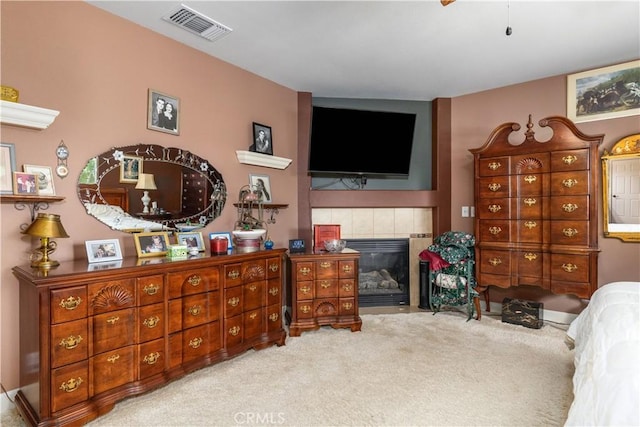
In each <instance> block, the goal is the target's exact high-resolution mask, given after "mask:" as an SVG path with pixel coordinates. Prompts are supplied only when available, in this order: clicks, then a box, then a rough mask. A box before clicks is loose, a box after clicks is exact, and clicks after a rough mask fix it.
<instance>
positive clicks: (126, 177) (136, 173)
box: [120, 154, 143, 184]
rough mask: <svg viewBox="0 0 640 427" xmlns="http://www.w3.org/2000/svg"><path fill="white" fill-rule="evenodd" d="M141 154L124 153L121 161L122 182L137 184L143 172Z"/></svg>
mask: <svg viewBox="0 0 640 427" xmlns="http://www.w3.org/2000/svg"><path fill="white" fill-rule="evenodd" d="M142 162H143V158H142V157H141V156H130V155H127V154H124V155H123V156H122V160H121V161H120V182H122V183H127V182H128V183H131V184H135V183H136V182H138V178H139V177H140V174H141V173H142Z"/></svg>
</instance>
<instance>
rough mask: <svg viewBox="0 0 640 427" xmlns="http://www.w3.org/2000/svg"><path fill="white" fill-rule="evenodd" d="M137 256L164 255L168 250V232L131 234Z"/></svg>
mask: <svg viewBox="0 0 640 427" xmlns="http://www.w3.org/2000/svg"><path fill="white" fill-rule="evenodd" d="M133 241H134V243H135V245H136V253H137V254H138V258H147V257H157V256H164V255H166V254H167V252H168V250H169V245H170V244H171V242H170V241H169V234H168V233H167V232H166V231H154V232H149V233H136V234H134V235H133Z"/></svg>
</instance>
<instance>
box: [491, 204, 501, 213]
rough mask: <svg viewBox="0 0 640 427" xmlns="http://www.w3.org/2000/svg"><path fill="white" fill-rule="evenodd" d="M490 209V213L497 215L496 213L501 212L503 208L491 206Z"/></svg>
mask: <svg viewBox="0 0 640 427" xmlns="http://www.w3.org/2000/svg"><path fill="white" fill-rule="evenodd" d="M488 209H489V212H491V213H496V212H499V211H500V210H502V206H500V205H489V207H488Z"/></svg>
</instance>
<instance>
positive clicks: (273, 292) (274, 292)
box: [269, 286, 280, 297]
mask: <svg viewBox="0 0 640 427" xmlns="http://www.w3.org/2000/svg"><path fill="white" fill-rule="evenodd" d="M279 293H280V289H278V287H277V286H274V287H273V288H269V294H270V295H271V296H274V297H275V296H276V295H278V294H279Z"/></svg>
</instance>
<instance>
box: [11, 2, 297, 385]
mask: <svg viewBox="0 0 640 427" xmlns="http://www.w3.org/2000/svg"><path fill="white" fill-rule="evenodd" d="M0 7H1V10H0V12H1V18H2V23H1V24H2V26H1V31H2V52H1V58H0V59H1V67H2V68H1V72H2V74H1V83H2V84H3V85H7V86H11V87H14V88H16V89H18V90H19V91H20V102H21V103H23V104H28V105H34V106H39V107H44V108H50V109H54V110H58V111H60V115H59V116H58V118H57V119H56V120H55V122H54V123H53V124H52V125H51V126H50V127H49V128H48V129H45V130H41V131H38V130H30V129H23V128H17V127H12V126H6V125H2V127H1V129H0V130H1V132H2V135H1V139H2V142H10V143H13V144H15V146H16V160H17V165H18V167H22V165H23V164H25V163H27V164H34V165H47V166H52V167H54V166H55V165H56V156H55V150H56V147H57V146H58V143H59V142H60V140H61V139H64V141H65V144H66V145H67V146H68V147H69V150H70V153H71V154H70V157H69V162H68V164H69V170H70V173H69V176H68V177H66V178H64V179H60V178H58V177H57V176H56V177H55V180H54V184H55V189H56V193H57V194H58V195H60V196H64V197H65V200H64V201H63V202H61V203H55V204H52V205H51V206H50V207H49V209H48V210H47V212H50V213H57V214H60V215H61V219H62V223H63V225H64V227H65V228H66V230H67V232H68V234H69V235H70V236H71V237H70V238H69V239H59V240H58V246H59V248H58V250H57V251H56V252H55V253H54V256H53V258H54V259H56V260H59V261H61V262H64V260H69V259H73V258H84V257H86V252H85V249H84V241H85V240H93V239H108V238H117V239H119V240H120V245H121V247H122V249H123V251H124V252H125V256H131V255H133V256H135V248H134V244H133V238H132V237H131V236H130V235H128V234H125V233H121V232H116V231H112V230H110V229H109V228H107V227H106V226H105V225H103V224H101V223H99V222H98V221H97V220H95V219H94V218H91V217H89V216H88V215H87V214H86V213H85V211H84V208H83V206H82V205H81V204H80V202H79V200H78V197H77V195H76V191H75V188H76V181H77V178H78V175H79V173H80V170H81V169H82V167H83V166H84V164H85V162H86V161H87V160H88V159H89V158H90V157H93V156H95V155H97V154H99V153H102V152H104V151H106V150H108V149H109V148H111V147H114V146H119V145H129V144H136V143H142V142H144V143H153V144H160V145H164V146H174V147H181V148H184V149H187V150H190V151H192V152H193V153H195V154H197V155H199V156H200V157H203V158H204V159H207V160H209V161H210V162H211V164H212V165H213V166H214V167H215V168H216V169H217V170H218V171H220V173H221V174H222V176H223V178H224V180H225V182H226V184H227V188H228V191H229V196H228V199H227V205H226V206H225V209H224V211H223V214H222V217H221V218H219V219H217V220H216V221H214V222H213V224H211V225H209V226H208V227H206V228H205V229H203V230H202V231H203V235H204V236H207V234H208V233H209V232H211V231H229V230H231V229H232V227H233V223H234V221H235V220H236V211H235V208H234V207H233V205H232V204H233V202H235V201H236V200H237V197H238V191H239V189H240V187H241V186H242V185H245V184H248V182H249V174H250V173H258V174H266V175H269V176H270V178H271V187H272V189H273V195H274V202H275V203H284V204H292V208H291V209H281V210H280V214H279V215H278V217H277V223H276V224H274V225H270V226H269V231H270V236H271V237H272V239H273V240H274V241H275V243H276V245H277V246H286V245H287V244H288V240H289V239H290V238H294V237H296V236H297V234H298V232H297V226H296V225H297V223H298V220H297V210H296V209H295V205H296V194H297V180H296V168H297V165H296V164H295V161H294V163H292V165H291V166H289V167H288V168H287V169H285V170H277V169H270V168H263V167H258V166H249V165H243V164H239V163H238V161H237V160H236V154H235V150H246V149H248V147H249V145H250V144H251V140H252V122H253V121H256V122H259V123H264V124H268V125H270V126H271V127H272V131H273V136H274V155H276V156H279V157H286V158H290V159H295V158H296V153H297V132H298V130H297V115H298V112H297V110H298V99H297V97H298V94H297V92H295V91H293V90H290V89H288V88H285V87H282V86H280V85H277V84H275V83H273V82H270V81H268V80H265V79H263V78H260V77H258V76H256V75H254V74H251V73H248V72H246V71H243V70H241V69H239V68H237V67H234V66H231V65H229V64H227V63H225V62H222V61H220V60H218V59H215V58H211V57H209V56H207V55H205V54H203V53H201V52H199V51H197V50H194V49H191V48H187V47H185V46H184V45H182V44H179V43H177V42H175V41H173V40H170V39H168V38H166V37H164V36H161V35H159V34H157V33H154V32H151V31H149V30H147V29H144V28H143V27H140V26H138V25H135V24H132V23H130V22H129V21H126V20H123V19H121V18H118V17H116V16H114V15H110V14H108V13H106V12H104V11H102V10H101V9H98V8H96V7H93V6H91V5H88V4H87V3H85V2H4V1H3V2H1V5H0ZM194 37H195V36H194ZM149 88H152V89H155V90H157V91H160V92H164V93H167V94H170V95H172V96H176V97H179V98H180V107H181V108H180V111H179V114H180V135H179V136H174V135H169V134H165V133H162V132H156V131H152V130H148V129H147V128H146V123H147V115H146V111H147V90H148V89H149ZM0 214H1V220H2V231H1V236H2V239H1V240H2V242H1V244H0V250H1V252H0V255H1V257H2V258H1V261H2V264H1V270H0V275H1V276H0V278H1V283H2V285H1V287H0V342H1V343H2V344H1V346H0V347H1V349H0V362H1V363H0V379H1V382H2V384H3V385H4V386H5V388H7V389H9V390H10V389H14V388H17V387H18V366H19V359H18V349H19V333H18V307H17V305H18V284H17V281H16V280H15V279H14V277H13V275H12V273H11V267H12V266H14V265H17V264H25V263H27V262H28V258H27V257H28V251H29V250H30V249H31V248H32V247H35V246H36V243H37V242H36V241H32V240H31V238H29V237H27V236H25V235H22V234H20V232H19V231H20V228H19V227H20V224H22V223H26V222H29V214H28V211H17V210H16V209H15V208H14V206H13V204H11V203H3V204H2V205H1V210H0Z"/></svg>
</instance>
